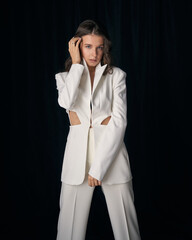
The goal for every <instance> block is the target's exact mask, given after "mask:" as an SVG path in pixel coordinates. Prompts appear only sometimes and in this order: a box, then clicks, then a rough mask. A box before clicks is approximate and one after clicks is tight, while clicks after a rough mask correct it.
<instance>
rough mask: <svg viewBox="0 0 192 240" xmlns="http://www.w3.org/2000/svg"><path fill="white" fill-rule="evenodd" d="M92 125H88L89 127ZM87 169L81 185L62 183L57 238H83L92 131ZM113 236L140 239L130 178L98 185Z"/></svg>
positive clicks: (90, 193)
mask: <svg viewBox="0 0 192 240" xmlns="http://www.w3.org/2000/svg"><path fill="white" fill-rule="evenodd" d="M90 129H91V128H90ZM88 145H89V147H88V154H87V156H88V157H87V168H86V169H87V171H86V176H85V180H84V182H83V183H82V184H80V185H68V184H65V183H62V186H61V195H60V213H59V219H58V231H57V240H85V235H86V229H87V222H88V217H89V211H90V207H91V200H92V196H93V191H94V187H90V186H89V185H88V169H89V166H90V164H91V161H92V156H93V153H94V150H93V148H92V147H93V131H92V129H91V130H90V131H89V141H88ZM101 189H102V191H103V193H104V196H105V199H106V204H107V209H108V212H109V217H110V220H111V225H112V229H113V234H114V237H115V240H140V239H141V238H140V233H139V226H138V221H137V215H136V210H135V206H134V193H133V187H132V181H129V182H127V183H123V184H114V185H107V184H103V183H102V185H101Z"/></svg>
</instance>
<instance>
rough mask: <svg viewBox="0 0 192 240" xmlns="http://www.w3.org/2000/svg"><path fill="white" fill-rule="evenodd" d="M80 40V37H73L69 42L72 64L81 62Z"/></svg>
mask: <svg viewBox="0 0 192 240" xmlns="http://www.w3.org/2000/svg"><path fill="white" fill-rule="evenodd" d="M80 42H81V38H80V37H73V38H72V39H71V40H70V41H69V43H68V46H69V49H68V50H69V53H70V55H71V59H72V64H75V63H80V62H81V56H80V49H79V44H80Z"/></svg>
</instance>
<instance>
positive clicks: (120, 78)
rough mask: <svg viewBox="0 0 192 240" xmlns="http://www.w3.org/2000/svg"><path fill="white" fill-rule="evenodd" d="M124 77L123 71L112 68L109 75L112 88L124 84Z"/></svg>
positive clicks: (125, 74)
mask: <svg viewBox="0 0 192 240" xmlns="http://www.w3.org/2000/svg"><path fill="white" fill-rule="evenodd" d="M126 76H127V73H126V72H125V71H123V70H122V69H121V68H119V67H116V66H114V67H113V73H112V74H111V77H112V80H113V86H114V87H115V86H116V85H119V84H125V82H126Z"/></svg>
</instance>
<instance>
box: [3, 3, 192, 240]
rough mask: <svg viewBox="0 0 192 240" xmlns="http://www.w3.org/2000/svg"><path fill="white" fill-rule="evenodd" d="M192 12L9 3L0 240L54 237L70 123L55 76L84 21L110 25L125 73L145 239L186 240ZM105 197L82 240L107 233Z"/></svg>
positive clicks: (179, 7)
mask: <svg viewBox="0 0 192 240" xmlns="http://www.w3.org/2000/svg"><path fill="white" fill-rule="evenodd" d="M191 12H192V2H191V1H190V0H182V1H181V0H180V1H174V0H148V1H147V0H119V1H112V0H102V1H100V0H99V1H90V0H86V1H80V0H71V1H63V0H47V1H41V0H33V1H23V2H19V1H8V2H7V3H6V5H5V7H4V8H2V16H3V17H4V18H3V21H4V23H5V25H4V26H3V31H2V33H3V34H2V38H3V39H4V40H5V41H4V44H2V52H3V53H5V54H4V55H3V56H4V57H2V63H3V64H4V65H3V64H1V66H5V67H3V68H2V71H1V72H2V81H1V84H2V86H3V87H2V90H1V91H2V94H1V96H2V103H3V106H2V110H3V113H2V119H3V120H5V121H4V124H2V133H4V135H3V136H4V137H3V144H5V147H4V150H5V151H4V154H3V155H2V156H3V171H2V174H1V176H2V181H1V182H2V183H3V187H2V189H1V190H2V191H1V200H3V203H2V204H1V207H2V211H1V213H2V214H1V219H2V221H1V225H2V228H1V229H2V230H1V232H0V234H1V237H0V238H1V239H2V240H4V239H13V237H14V238H18V239H23V240H42V239H43V240H44V239H46V240H54V239H55V238H56V228H57V219H58V213H59V194H60V186H61V182H60V174H61V167H62V160H63V153H64V148H65V143H66V137H67V133H68V129H69V120H68V117H67V114H66V111H65V109H62V108H61V107H59V105H58V102H57V96H58V95H57V90H56V82H55V77H54V75H55V74H56V73H58V72H60V71H64V62H65V60H66V58H67V57H68V41H69V40H70V38H71V37H72V36H73V34H74V33H75V30H76V28H77V27H78V25H79V23H80V22H82V21H83V20H85V19H95V20H99V21H100V22H102V23H103V24H104V25H105V26H106V28H107V29H108V31H109V34H110V36H111V40H112V43H113V59H114V64H115V65H116V66H118V67H120V68H122V69H123V70H124V71H125V72H126V73H127V97H128V99H127V101H128V116H127V117H128V126H127V130H126V135H125V143H126V146H127V149H128V152H129V157H130V162H131V168H132V173H133V187H134V193H135V206H136V210H137V214H138V221H139V226H140V231H141V236H142V240H158V239H164V240H172V239H173V240H188V239H192V232H191V215H192V208H191V202H192V198H191V180H192V178H191V167H192V166H191V165H192V164H191V122H192V121H191V120H192V119H191V86H192V85H191V81H192V74H191V53H192V34H191V29H192V28H191V24H192V17H191ZM3 146H4V145H3ZM101 194H102V193H101V192H100V193H99V192H97V193H95V196H94V200H93V205H92V209H91V213H90V214H91V220H90V222H89V225H88V234H87V239H100V240H101V239H113V237H112V230H111V228H110V226H109V224H108V222H109V218H108V215H107V210H106V206H105V202H104V198H103V196H102V195H101ZM102 203H103V204H102ZM96 224H98V227H95V225H96ZM94 236H98V238H94ZM118 240H121V239H118Z"/></svg>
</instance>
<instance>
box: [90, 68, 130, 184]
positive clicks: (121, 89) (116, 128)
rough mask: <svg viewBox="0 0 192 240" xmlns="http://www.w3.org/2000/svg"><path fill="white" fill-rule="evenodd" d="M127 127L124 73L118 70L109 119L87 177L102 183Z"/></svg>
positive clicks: (114, 82) (114, 81) (114, 80)
mask: <svg viewBox="0 0 192 240" xmlns="http://www.w3.org/2000/svg"><path fill="white" fill-rule="evenodd" d="M126 127H127V95H126V73H125V72H123V71H122V70H118V71H117V72H116V73H115V74H114V79H113V103H112V112H111V119H110V121H109V123H108V125H106V129H105V132H104V134H103V136H102V139H101V140H100V142H99V145H98V148H97V149H96V153H95V159H96V160H95V161H94V162H93V164H92V166H91V168H90V171H89V175H91V176H92V177H94V178H96V179H97V180H99V181H102V179H103V177H104V176H105V173H106V172H107V170H108V169H109V167H110V165H111V164H112V162H113V160H114V159H115V157H116V155H117V153H118V151H119V149H120V147H121V145H122V142H123V140H124V135H125V130H126Z"/></svg>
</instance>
